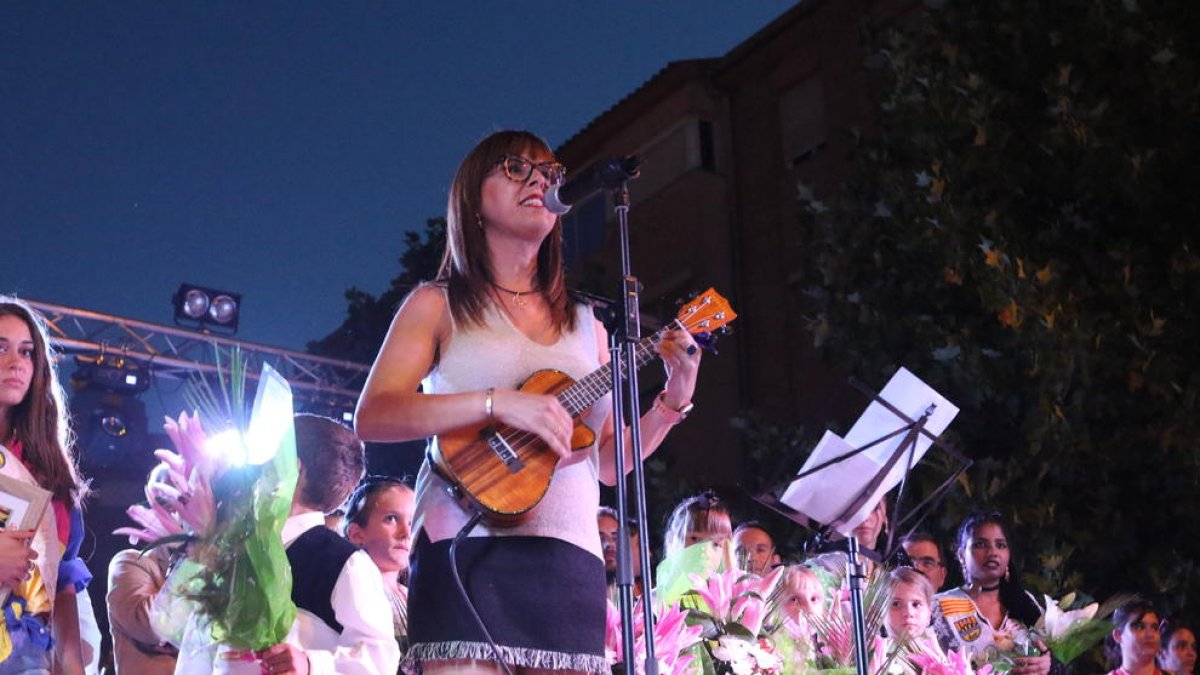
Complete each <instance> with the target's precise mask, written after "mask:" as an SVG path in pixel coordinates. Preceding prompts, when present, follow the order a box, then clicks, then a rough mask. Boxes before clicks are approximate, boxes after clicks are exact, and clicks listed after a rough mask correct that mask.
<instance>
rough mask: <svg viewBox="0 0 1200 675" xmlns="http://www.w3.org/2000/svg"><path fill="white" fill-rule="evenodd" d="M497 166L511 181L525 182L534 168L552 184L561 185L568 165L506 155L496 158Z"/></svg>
mask: <svg viewBox="0 0 1200 675" xmlns="http://www.w3.org/2000/svg"><path fill="white" fill-rule="evenodd" d="M496 166H498V167H500V170H501V171H503V172H504V177H505V178H508V179H509V180H511V181H517V182H519V183H520V182H524V181H527V180H529V177H530V176H532V175H533V170H534V169H537V170H538V172H539V173H541V174H542V175H543V176H545V177H546V182H547V183H549V184H550V185H560V184H562V182H563V179H564V178H566V177H567V167H565V166H563V165H562V164H559V163H558V162H537V163H534V162H531V161H529V160H528V159H525V158H524V157H521V156H519V155H504V156H503V157H501V158H500V159H498V160H496Z"/></svg>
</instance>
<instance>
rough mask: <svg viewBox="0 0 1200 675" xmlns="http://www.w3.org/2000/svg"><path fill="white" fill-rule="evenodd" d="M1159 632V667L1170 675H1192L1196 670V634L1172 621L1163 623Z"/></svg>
mask: <svg viewBox="0 0 1200 675" xmlns="http://www.w3.org/2000/svg"><path fill="white" fill-rule="evenodd" d="M1159 632H1160V633H1161V634H1162V635H1161V639H1162V649H1161V650H1160V651H1159V652H1158V664H1159V666H1161V667H1162V669H1163V670H1165V671H1167V672H1168V673H1171V675H1192V671H1193V670H1194V669H1195V668H1196V633H1195V632H1194V631H1192V629H1191V628H1188V627H1187V625H1186V624H1183V623H1180V622H1178V621H1174V620H1168V621H1164V622H1163V623H1162V626H1161V627H1160V629H1159Z"/></svg>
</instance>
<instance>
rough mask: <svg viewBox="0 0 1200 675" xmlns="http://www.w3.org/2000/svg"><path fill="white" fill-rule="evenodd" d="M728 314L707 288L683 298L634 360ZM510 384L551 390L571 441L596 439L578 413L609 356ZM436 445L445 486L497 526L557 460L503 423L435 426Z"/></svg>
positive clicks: (599, 391) (540, 485) (577, 444)
mask: <svg viewBox="0 0 1200 675" xmlns="http://www.w3.org/2000/svg"><path fill="white" fill-rule="evenodd" d="M735 318H737V314H735V313H734V311H733V309H732V308H731V307H730V306H729V302H728V301H727V300H726V299H725V298H723V297H721V296H720V294H718V293H717V292H716V291H714V290H713V289H711V288H710V289H708V290H707V291H705V292H704V293H702V294H700V295H699V296H697V297H696V298H694V299H693V300H692V301H691V302H689V303H687V304H686V305H684V306H683V308H682V309H680V310H679V315H678V316H677V317H676V318H675V320H674V321H672V322H671V323H669V324H667V325H666V326H665V327H663V328H662V329H661V330H659V331H658V332H657V333H655V334H654V335H651V336H649V337H646V338H643V339H642V340H641V341H639V342H638V343H637V347H636V349H635V350H634V351H635V355H636V359H635V361H636V367H637V368H641V367H642V366H644V365H646V364H647V363H649V362H650V361H651V360H653V359H654V357H655V356H657V353H656V352H655V351H654V345H655V344H656V343H657V342H658V340H659V339H660V337H661V336H662V334H663V333H664V332H666V331H668V330H675V329H680V330H686V331H688V332H689V333H692V334H695V333H711V332H712V331H715V330H717V329H718V328H721V327H722V326H724V325H726V324H728V323H729V322H730V321H733V320H734V319H735ZM517 389H518V390H519V391H524V392H529V393H534V394H549V395H552V396H555V397H556V398H557V399H558V402H559V403H561V404H562V406H563V407H564V408H566V410H567V412H568V413H570V414H571V417H572V419H573V420H574V427H573V429H572V430H571V449H572V450H581V449H584V448H590V447H591V446H592V444H593V443H595V442H596V432H595V431H593V430H592V429H590V428H588V426H587V425H586V424H584V423H583V422H582V417H583V413H584V412H586V411H587V410H588V409H589V408H591V407H592V404H594V403H595V402H596V401H598V400H600V398H601V397H603V396H604V395H605V394H607V393H608V392H609V391H611V390H612V368H611V364H605V365H603V366H600V367H599V368H597V369H596V370H594V371H592V372H591V373H589V374H588V375H587V376H585V377H583V378H582V379H580V380H579V381H578V382H576V381H575V380H572V379H571V378H570V376H568V375H567V374H566V373H563V372H561V371H558V370H539V371H537V372H535V373H533V374H532V375H530V376H529V377H528V378H526V379H525V381H524V382H522V383H521V385H520V386H519V387H518V388H517ZM436 447H437V450H436V451H434V452H433V453H432V457H431V459H432V460H433V463H432V466H433V469H434V470H435V471H436V472H437V473H438V475H440V476H441V477H442V478H444V479H445V480H446V481H448V482H449V483H450V484H451V485H452V486H453V492H454V493H455V495H456V496H457V497H458V498H459V500H460V501H461V502H463V503H464V504H466V505H467V506H468V508H473V509H475V510H477V511H479V512H481V513H482V514H483V515H484V516H485V517H486V518H487V519H488V522H489V523H491V524H493V525H497V526H501V527H505V526H507V527H511V526H513V525H517V524H519V523H520V522H521V521H522V520H524V518H525V515H526V514H527V513H528V512H529V510H530V509H532V508H533V507H535V506H537V504H538V502H540V501H541V500H542V497H544V496H545V495H546V491H547V490H549V489H550V481H551V479H552V478H553V477H554V470H555V469H556V468H557V467H558V460H559V457H558V455H556V454H555V453H554V451H553V450H551V449H550V447H549V446H547V445H546V443H545V441H543V440H542V439H541V438H540V437H539V436H538V435H537V434H534V433H532V432H529V431H524V430H522V429H514V428H513V427H510V426H507V425H504V424H483V425H477V426H470V427H463V428H461V429H457V430H455V431H451V432H448V433H445V434H440V435H439V436H438V442H437V445H436Z"/></svg>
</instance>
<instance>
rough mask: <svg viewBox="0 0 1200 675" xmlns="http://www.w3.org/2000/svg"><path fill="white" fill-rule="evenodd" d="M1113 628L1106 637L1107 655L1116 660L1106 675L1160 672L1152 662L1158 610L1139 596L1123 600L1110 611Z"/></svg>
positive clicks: (1156, 674) (1155, 649) (1153, 673)
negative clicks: (1115, 608) (1115, 665)
mask: <svg viewBox="0 0 1200 675" xmlns="http://www.w3.org/2000/svg"><path fill="white" fill-rule="evenodd" d="M1112 620H1113V632H1112V634H1111V635H1109V637H1108V645H1107V647H1108V655H1109V658H1111V659H1112V660H1113V661H1115V662H1116V663H1117V668H1116V670H1111V671H1109V672H1108V675H1160V674H1161V673H1162V671H1161V670H1159V669H1158V666H1157V665H1156V664H1155V662H1154V657H1155V656H1157V655H1158V638H1159V632H1158V624H1159V621H1158V612H1156V611H1155V609H1154V605H1152V604H1150V603H1149V602H1148V601H1146V600H1143V599H1141V598H1135V599H1133V600H1130V601H1129V602H1126V603H1125V604H1123V605H1121V606H1120V607H1118V608H1117V611H1115V612H1113V619H1112Z"/></svg>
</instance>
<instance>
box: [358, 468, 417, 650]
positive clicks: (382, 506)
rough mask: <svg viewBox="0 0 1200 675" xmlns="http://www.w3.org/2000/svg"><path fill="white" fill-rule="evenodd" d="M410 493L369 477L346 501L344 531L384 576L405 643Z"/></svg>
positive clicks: (389, 481)
mask: <svg viewBox="0 0 1200 675" xmlns="http://www.w3.org/2000/svg"><path fill="white" fill-rule="evenodd" d="M415 501H416V500H415V495H414V494H413V490H412V488H411V487H409V486H408V485H407V484H405V483H404V482H403V481H401V480H399V479H396V478H390V477H387V476H368V477H367V478H366V479H364V480H363V482H362V483H359V485H358V487H357V488H355V490H354V492H353V493H352V494H351V495H350V498H349V499H348V500H347V501H346V515H345V531H344V532H343V534H344V535H345V536H346V538H347V539H349V540H350V543H352V544H354V545H355V546H358V547H359V548H361V549H363V550H364V551H366V552H367V555H369V556H371V560H373V561H375V565H376V566H377V567H379V571H380V572H382V573H383V584H384V590H386V591H387V594H388V601H389V602H390V604H391V606H392V624H393V626H394V627H395V629H396V641H397V642H399V643H400V651H401V653H403V652H404V650H405V647H406V646H407V643H408V589H407V588H406V587H405V585H404V582H406V581H407V580H408V551H409V548H410V547H411V545H412V519H413V506H414V504H415Z"/></svg>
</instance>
